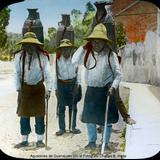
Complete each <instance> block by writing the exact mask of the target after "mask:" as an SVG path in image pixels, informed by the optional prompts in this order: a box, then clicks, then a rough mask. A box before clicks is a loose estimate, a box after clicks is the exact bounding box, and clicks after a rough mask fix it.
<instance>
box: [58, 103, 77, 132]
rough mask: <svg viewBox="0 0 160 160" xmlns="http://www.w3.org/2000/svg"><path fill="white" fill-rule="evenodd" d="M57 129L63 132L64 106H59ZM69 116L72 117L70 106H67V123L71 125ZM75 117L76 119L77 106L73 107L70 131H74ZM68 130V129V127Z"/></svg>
mask: <svg viewBox="0 0 160 160" xmlns="http://www.w3.org/2000/svg"><path fill="white" fill-rule="evenodd" d="M58 115H59V121H58V123H59V129H60V130H63V131H64V130H65V106H63V105H59V113H58ZM71 115H72V105H71V106H69V121H70V122H69V123H70V124H71V120H72V118H71ZM76 117H77V104H75V105H74V106H73V120H72V126H71V129H75V128H76ZM69 128H70V127H69Z"/></svg>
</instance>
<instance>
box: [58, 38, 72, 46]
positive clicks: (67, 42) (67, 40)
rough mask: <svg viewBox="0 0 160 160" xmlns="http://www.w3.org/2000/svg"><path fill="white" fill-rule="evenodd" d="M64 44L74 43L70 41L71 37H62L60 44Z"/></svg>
mask: <svg viewBox="0 0 160 160" xmlns="http://www.w3.org/2000/svg"><path fill="white" fill-rule="evenodd" d="M62 44H68V45H72V43H71V41H70V40H69V39H62V40H61V44H60V46H61V45H62Z"/></svg>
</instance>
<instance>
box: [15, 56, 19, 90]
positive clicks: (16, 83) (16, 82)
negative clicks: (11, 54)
mask: <svg viewBox="0 0 160 160" xmlns="http://www.w3.org/2000/svg"><path fill="white" fill-rule="evenodd" d="M14 66H15V70H14V74H15V76H14V79H15V87H16V91H19V90H21V65H20V54H18V53H17V54H16V55H15V59H14Z"/></svg>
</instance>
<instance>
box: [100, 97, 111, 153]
mask: <svg viewBox="0 0 160 160" xmlns="http://www.w3.org/2000/svg"><path fill="white" fill-rule="evenodd" d="M109 99H110V97H109V95H107V104H106V112H105V125H104V130H103V141H102V148H101V154H104V149H105V145H106V135H107V132H106V130H107V119H108V106H109Z"/></svg>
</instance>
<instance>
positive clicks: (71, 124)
mask: <svg viewBox="0 0 160 160" xmlns="http://www.w3.org/2000/svg"><path fill="white" fill-rule="evenodd" d="M75 87H76V84H74V87H73V99H72V110H71V112H70V111H69V131H70V132H71V128H72V126H73V115H74V107H75V106H74V101H75V94H76V93H75Z"/></svg>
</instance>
